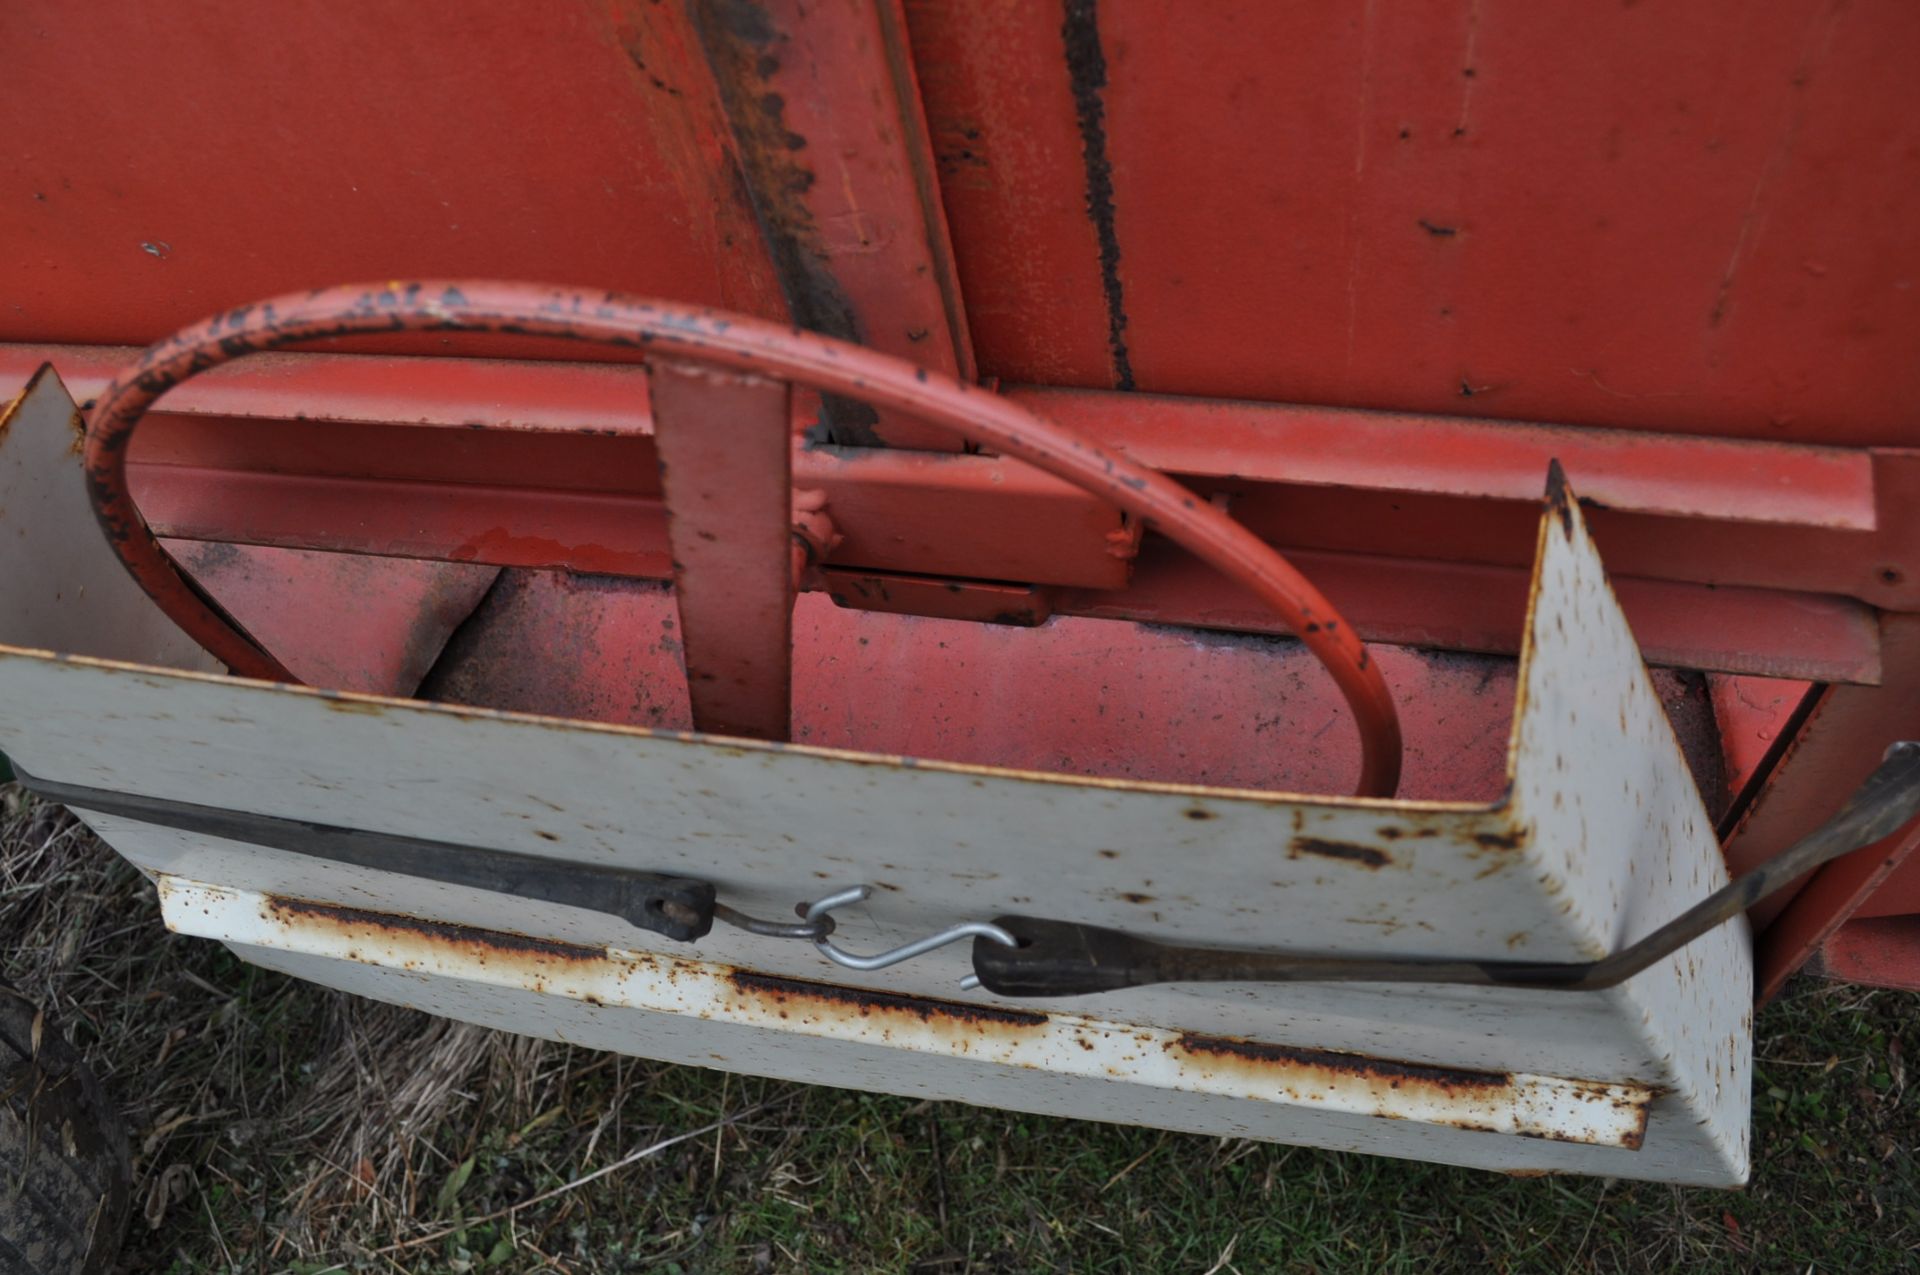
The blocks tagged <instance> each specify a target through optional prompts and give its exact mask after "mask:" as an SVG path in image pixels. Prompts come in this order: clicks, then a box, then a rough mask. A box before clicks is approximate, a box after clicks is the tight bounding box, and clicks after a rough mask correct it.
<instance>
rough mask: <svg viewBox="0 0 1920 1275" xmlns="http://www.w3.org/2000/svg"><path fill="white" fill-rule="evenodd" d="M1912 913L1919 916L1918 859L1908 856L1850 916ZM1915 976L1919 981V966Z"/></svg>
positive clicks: (1919, 878)
mask: <svg viewBox="0 0 1920 1275" xmlns="http://www.w3.org/2000/svg"><path fill="white" fill-rule="evenodd" d="M1911 914H1920V858H1914V857H1913V856H1911V855H1909V856H1908V857H1907V858H1906V859H1905V860H1904V861H1902V862H1901V863H1900V864H1899V865H1898V866H1896V867H1895V868H1894V870H1893V871H1892V872H1890V873H1888V874H1887V876H1886V879H1885V880H1883V881H1881V882H1880V884H1879V885H1878V886H1877V887H1876V888H1875V889H1874V891H1873V893H1872V894H1870V895H1868V896H1867V897H1866V898H1865V899H1863V900H1861V902H1860V905H1859V906H1858V907H1856V908H1854V910H1853V915H1854V916H1855V917H1858V918H1860V919H1862V920H1865V919H1870V918H1873V917H1882V916H1907V915H1911ZM1915 977H1916V978H1920V967H1916V969H1915Z"/></svg>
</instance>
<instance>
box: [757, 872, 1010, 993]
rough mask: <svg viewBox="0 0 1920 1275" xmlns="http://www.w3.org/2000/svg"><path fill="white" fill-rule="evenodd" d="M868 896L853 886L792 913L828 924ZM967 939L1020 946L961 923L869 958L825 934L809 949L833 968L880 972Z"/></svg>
mask: <svg viewBox="0 0 1920 1275" xmlns="http://www.w3.org/2000/svg"><path fill="white" fill-rule="evenodd" d="M872 894H873V887H872V886H870V885H856V886H852V887H849V888H848V889H845V890H841V891H838V892H837V893H834V894H829V895H828V896H827V897H826V898H824V899H816V900H814V901H813V902H812V903H803V904H801V905H800V907H799V908H796V909H795V910H796V911H798V912H799V913H800V915H801V916H802V917H804V918H805V919H806V920H808V921H814V922H818V921H821V920H827V921H831V920H832V918H831V917H830V916H828V913H830V912H832V911H833V909H835V908H844V907H847V906H849V905H851V904H854V903H859V902H861V901H862V900H864V899H866V898H868V897H869V896H870V895H872ZM971 938H983V939H991V940H993V941H994V942H995V943H998V944H1000V945H1001V946H1002V947H1018V946H1020V940H1019V939H1017V938H1015V937H1014V936H1013V935H1011V934H1009V933H1008V932H1007V931H1006V930H1004V929H1001V928H1000V927H999V926H997V925H993V924H990V923H988V922H986V921H962V922H961V923H960V924H958V925H949V926H948V927H947V928H946V929H944V930H941V931H940V932H939V933H938V934H929V935H927V937H925V938H923V939H915V940H914V941H913V942H911V943H903V944H901V945H900V946H899V947H896V948H892V949H890V950H888V951H885V952H880V953H877V954H876V955H873V956H861V955H858V954H857V953H854V952H849V951H847V950H846V949H844V948H839V947H835V946H834V945H833V941H832V940H831V939H829V938H827V937H826V936H825V935H822V936H821V937H819V938H817V939H815V940H814V941H813V946H814V950H815V951H817V952H819V953H820V955H822V956H824V957H826V958H827V959H828V960H830V961H832V962H833V963H834V964H835V965H844V966H846V967H847V968H848V969H850V970H883V969H885V968H887V967H888V966H889V965H898V964H900V962H902V961H910V960H912V959H913V958H914V957H916V956H923V955H925V954H926V953H928V952H931V951H933V950H934V949H935V948H941V947H945V946H946V945H947V944H949V943H958V942H959V941H960V940H961V939H971ZM968 985H972V986H978V985H979V984H978V981H977V980H976V979H975V978H974V977H973V976H972V975H968V977H967V980H966V982H964V983H963V984H962V986H968Z"/></svg>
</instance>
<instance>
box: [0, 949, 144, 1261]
mask: <svg viewBox="0 0 1920 1275" xmlns="http://www.w3.org/2000/svg"><path fill="white" fill-rule="evenodd" d="M36 1013H37V1011H36V1007H35V1006H34V1005H33V1003H32V1002H31V1001H29V1000H27V999H26V998H25V997H24V996H22V995H20V994H19V993H18V992H16V991H14V990H13V989H12V988H10V987H8V986H7V985H6V984H5V983H0V1271H4V1272H6V1275H14V1273H15V1272H19V1273H20V1275H104V1272H106V1271H109V1270H111V1269H113V1265H114V1259H115V1258H116V1257H117V1255H118V1253H119V1250H120V1237H121V1235H122V1234H123V1233H124V1231H125V1229H126V1224H127V1209H128V1206H129V1204H130V1202H131V1199H132V1193H133V1180H132V1179H133V1175H132V1165H131V1162H130V1161H129V1159H128V1156H127V1130H126V1123H125V1121H124V1120H123V1119H122V1117H121V1115H120V1112H119V1110H118V1109H117V1108H115V1107H114V1105H113V1104H112V1103H111V1102H109V1101H108V1100H107V1096H106V1094H105V1092H104V1091H103V1090H102V1089H101V1087H100V1082H99V1081H97V1080H96V1079H94V1075H93V1073H92V1072H91V1071H89V1070H88V1069H87V1066H86V1064H85V1063H84V1062H82V1061H81V1059H80V1055H79V1054H78V1053H76V1052H75V1051H74V1049H73V1047H72V1046H70V1045H68V1044H67V1042H66V1040H65V1038H64V1037H62V1036H61V1035H60V1033H59V1031H58V1030H57V1029H56V1028H55V1027H54V1026H53V1024H52V1023H51V1022H47V1023H43V1025H42V1028H41V1032H40V1042H39V1050H38V1052H37V1053H36V1051H35V1049H34V1041H33V1035H34V1032H33V1024H34V1019H35V1017H36Z"/></svg>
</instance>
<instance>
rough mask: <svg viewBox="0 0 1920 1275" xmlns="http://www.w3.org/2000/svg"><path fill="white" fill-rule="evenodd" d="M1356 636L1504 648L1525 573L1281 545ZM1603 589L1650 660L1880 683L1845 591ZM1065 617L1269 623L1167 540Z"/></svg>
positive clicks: (1865, 620) (1866, 612)
mask: <svg viewBox="0 0 1920 1275" xmlns="http://www.w3.org/2000/svg"><path fill="white" fill-rule="evenodd" d="M1289 557H1291V558H1292V560H1293V561H1294V562H1295V563H1297V564H1299V566H1300V569H1301V570H1303V571H1306V572H1308V573H1310V574H1311V575H1312V576H1313V578H1314V579H1315V580H1317V581H1319V582H1320V585H1321V587H1322V588H1323V589H1325V590H1326V592H1327V595H1328V597H1330V598H1333V599H1335V600H1336V601H1337V602H1338V604H1339V606H1340V609H1341V610H1342V612H1344V613H1345V614H1346V615H1347V616H1348V618H1349V619H1351V620H1352V621H1353V623H1354V624H1355V625H1356V626H1357V627H1358V628H1359V630H1360V632H1361V634H1362V635H1363V636H1365V637H1366V638H1367V639H1368V640H1369V641H1381V642H1393V643H1398V644H1406V645H1413V646H1426V647H1435V648H1439V649H1442V650H1453V651H1487V652H1496V653H1500V654H1506V655H1512V654H1517V653H1518V651H1519V649H1520V622H1521V619H1522V617H1523V616H1524V615H1525V613H1526V605H1527V573H1526V572H1525V570H1524V569H1522V568H1519V567H1488V566H1477V565H1471V564H1466V563H1449V562H1424V561H1420V560H1418V559H1411V558H1391V557H1384V556H1375V555H1366V554H1349V553H1324V552H1319V551H1316V550H1290V551H1289ZM1612 583H1613V590H1614V593H1615V595H1616V596H1617V597H1618V599H1619V601H1620V605H1621V609H1622V610H1624V611H1625V612H1626V615H1627V618H1628V620H1629V622H1630V623H1631V624H1632V626H1633V631H1634V636H1635V637H1636V638H1637V639H1638V640H1639V642H1640V647H1641V653H1642V655H1643V656H1644V657H1645V658H1646V660H1647V661H1648V662H1649V663H1652V664H1659V665H1667V666H1672V667H1678V668H1691V669H1723V670H1727V671H1731V672H1740V673H1750V674H1755V675H1758V676H1762V677H1798V678H1808V679H1813V678H1817V679H1819V680H1821V681H1827V682H1848V683H1854V682H1860V683H1875V682H1878V681H1879V680H1880V676H1881V671H1880V630H1879V624H1878V621H1877V619H1876V616H1875V614H1874V612H1873V611H1872V610H1871V609H1870V608H1868V607H1865V606H1862V605H1861V604H1860V603H1858V602H1854V601H1852V600H1850V599H1847V598H1835V597H1826V596H1822V595H1818V594H1804V593H1787V592H1779V591H1774V590H1767V589H1734V588H1725V589H1702V588H1700V587H1698V586H1695V585H1687V584H1676V583H1673V582H1670V581H1665V580H1644V579H1637V578H1631V577H1625V576H1615V577H1613V580H1612ZM1053 605H1054V610H1055V611H1057V612H1060V613H1062V614H1066V615H1087V616H1097V617H1103V618H1107V619H1127V620H1139V621H1144V622H1148V623H1154V624H1181V625H1193V626H1197V627H1201V628H1217V629H1233V630H1238V631H1242V632H1249V633H1272V632H1278V631H1279V630H1278V629H1277V627H1276V626H1275V625H1274V624H1273V622H1272V621H1271V619H1269V618H1267V617H1266V616H1265V615H1263V614H1262V612H1261V610H1260V607H1259V606H1258V604H1257V603H1256V602H1255V601H1254V599H1252V598H1251V597H1249V596H1248V595H1247V594H1246V593H1245V592H1244V591H1242V590H1240V589H1238V588H1236V587H1235V586H1234V585H1233V584H1232V583H1231V582H1229V581H1227V580H1225V579H1224V578H1222V577H1221V576H1219V575H1218V574H1216V573H1214V572H1211V571H1207V570H1204V569H1202V568H1200V567H1199V566H1198V564H1196V563H1195V562H1194V561H1193V560H1192V558H1191V557H1189V556H1188V555H1186V554H1184V553H1181V552H1180V551H1179V550H1178V549H1176V548H1175V547H1173V546H1171V545H1166V544H1161V543H1156V542H1152V541H1149V542H1148V543H1147V544H1146V545H1144V546H1143V548H1142V550H1141V553H1140V556H1139V558H1138V559H1136V561H1135V563H1134V572H1133V579H1132V580H1131V582H1130V583H1129V584H1128V585H1127V587H1126V588H1124V589H1113V590H1091V589H1066V590H1062V591H1060V592H1059V593H1057V594H1056V595H1055V597H1054V603H1053Z"/></svg>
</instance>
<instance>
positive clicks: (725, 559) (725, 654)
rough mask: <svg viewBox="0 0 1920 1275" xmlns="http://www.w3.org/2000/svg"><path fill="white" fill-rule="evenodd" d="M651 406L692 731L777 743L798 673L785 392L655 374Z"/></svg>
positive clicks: (720, 379)
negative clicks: (794, 651) (794, 668)
mask: <svg viewBox="0 0 1920 1275" xmlns="http://www.w3.org/2000/svg"><path fill="white" fill-rule="evenodd" d="M653 406H654V423H655V428H656V429H657V431H658V444H659V450H660V476H661V481H662V483H663V485H664V486H665V488H666V498H667V539H668V540H669V542H671V544H672V546H673V586H674V594H675V598H676V599H677V601H678V603H679V607H680V632H681V642H682V644H683V649H684V652H685V656H686V669H687V693H688V697H689V699H690V701H691V702H692V705H693V723H694V728H695V729H696V730H703V731H709V732H712V733H714V734H720V735H745V736H748V737H751V738H754V739H777V740H784V739H786V738H787V731H788V726H789V711H790V700H791V693H790V687H791V680H792V679H791V668H792V663H793V655H792V648H793V567H792V540H793V533H792V521H793V519H792V505H793V495H792V493H793V479H792V476H791V474H789V472H788V469H787V458H788V457H789V456H790V455H791V454H792V451H793V447H792V443H791V438H790V435H789V432H788V430H789V424H790V418H789V416H788V413H787V387H786V385H785V384H783V383H781V382H779V381H765V380H761V379H759V378H757V377H751V376H740V375H737V374H732V373H726V372H715V371H712V370H709V369H706V368H701V367H694V366H687V365H682V364H675V363H660V364H656V365H655V367H654V378H653Z"/></svg>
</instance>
